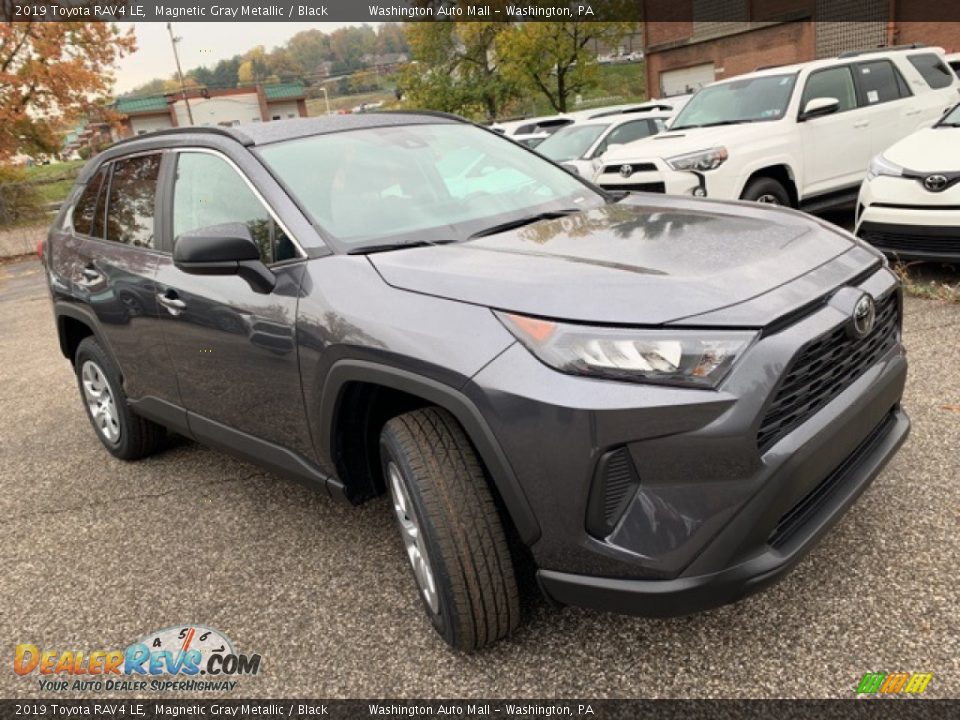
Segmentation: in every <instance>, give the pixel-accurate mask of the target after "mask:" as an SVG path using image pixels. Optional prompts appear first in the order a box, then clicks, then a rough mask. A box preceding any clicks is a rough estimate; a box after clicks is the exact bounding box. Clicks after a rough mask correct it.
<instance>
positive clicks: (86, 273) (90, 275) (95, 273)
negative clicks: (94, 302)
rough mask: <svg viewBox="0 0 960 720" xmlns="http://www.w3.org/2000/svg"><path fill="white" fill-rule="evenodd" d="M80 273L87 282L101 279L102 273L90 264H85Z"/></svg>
mask: <svg viewBox="0 0 960 720" xmlns="http://www.w3.org/2000/svg"><path fill="white" fill-rule="evenodd" d="M80 274H81V275H83V279H84V280H86V281H87V282H88V283H95V282H97V281H99V280H102V279H103V275H101V274H100V271H99V270H97V269H96V268H95V267H93V266H92V265H87V266H86V267H85V268H84V269H83V270H81V271H80Z"/></svg>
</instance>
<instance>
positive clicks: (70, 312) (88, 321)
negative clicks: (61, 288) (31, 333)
mask: <svg viewBox="0 0 960 720" xmlns="http://www.w3.org/2000/svg"><path fill="white" fill-rule="evenodd" d="M53 315H54V317H55V318H56V321H57V339H58V340H59V342H60V352H61V353H63V356H64V357H65V358H67V360H69V361H70V362H71V363H72V362H73V358H72V357H71V356H70V354H69V353H68V352H67V338H66V336H65V335H64V332H63V322H62V319H63V318H65V317H68V318H71V319H73V320H78V321H80V322H82V323H83V324H84V325H86V326H87V327H88V328H90V331H91V332H92V333H93V337H94V338H96V341H97V343H98V344H99V345H100V347H101V349H102V350H103V351H104V352H105V353H106V354H107V356H108V357H109V358H110V360H111V361H112V362H113V364H114V365H115V366H116V367H117V369H118V370H119V371H120V377H121V378H123V368H122V367H121V365H120V363H119V362H117V358H116V356H115V355H114V354H113V349H112V348H111V347H110V343H108V342H107V341H106V340H105V339H104V337H103V331H102V330H101V329H100V322H99V321H98V320H97V317H96V315H94V314H93V312H92V311H90V310H86V309H84V308H82V307H80V306H77V305H75V304H73V303H68V302H64V301H62V300H57V301H55V302H54V304H53Z"/></svg>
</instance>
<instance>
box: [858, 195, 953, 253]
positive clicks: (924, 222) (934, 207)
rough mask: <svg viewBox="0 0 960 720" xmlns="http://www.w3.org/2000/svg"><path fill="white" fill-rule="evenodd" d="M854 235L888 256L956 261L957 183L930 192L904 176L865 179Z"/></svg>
mask: <svg viewBox="0 0 960 720" xmlns="http://www.w3.org/2000/svg"><path fill="white" fill-rule="evenodd" d="M856 234H857V236H858V237H860V238H862V239H863V240H865V241H867V242H869V243H870V244H871V245H873V246H874V247H876V248H877V249H878V250H880V251H882V252H883V253H885V254H887V255H890V256H892V257H896V258H900V259H904V260H914V259H917V260H941V261H946V262H957V261H960V184H958V185H954V186H953V187H951V188H949V189H947V190H945V191H943V192H939V193H932V192H929V191H927V190H925V189H924V188H923V186H922V185H921V184H920V183H919V182H918V181H916V180H913V179H909V178H891V177H878V178H874V179H873V180H867V181H865V182H864V183H863V185H862V186H861V188H860V198H859V203H858V206H857V224H856Z"/></svg>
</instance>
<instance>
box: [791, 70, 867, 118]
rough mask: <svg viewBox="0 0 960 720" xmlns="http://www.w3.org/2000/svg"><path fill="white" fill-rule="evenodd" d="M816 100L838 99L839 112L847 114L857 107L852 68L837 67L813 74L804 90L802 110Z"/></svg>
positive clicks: (801, 103)
mask: <svg viewBox="0 0 960 720" xmlns="http://www.w3.org/2000/svg"><path fill="white" fill-rule="evenodd" d="M814 98H836V99H837V100H839V101H840V107H839V108H837V112H845V111H847V110H853V109H854V108H855V107H857V91H856V89H855V88H854V86H853V74H852V73H851V72H850V68H849V67H847V66H844V67H835V68H829V69H827V70H820V71H818V72H815V73H812V74H811V75H810V77H808V78H807V85H806V87H805V88H804V89H803V99H802V100H801V101H800V110H801V111H802V110H803V109H804V108H805V107H806V106H807V103H808V102H810V101H811V100H813V99H814Z"/></svg>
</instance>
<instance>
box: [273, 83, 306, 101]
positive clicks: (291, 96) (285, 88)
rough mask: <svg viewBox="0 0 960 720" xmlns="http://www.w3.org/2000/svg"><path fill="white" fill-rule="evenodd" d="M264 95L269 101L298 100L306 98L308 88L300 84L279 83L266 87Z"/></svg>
mask: <svg viewBox="0 0 960 720" xmlns="http://www.w3.org/2000/svg"><path fill="white" fill-rule="evenodd" d="M263 94H264V95H265V96H266V98H267V100H298V99H300V98H302V97H304V96H305V94H306V88H304V86H303V85H301V84H300V83H277V84H275V85H264V86H263Z"/></svg>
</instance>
